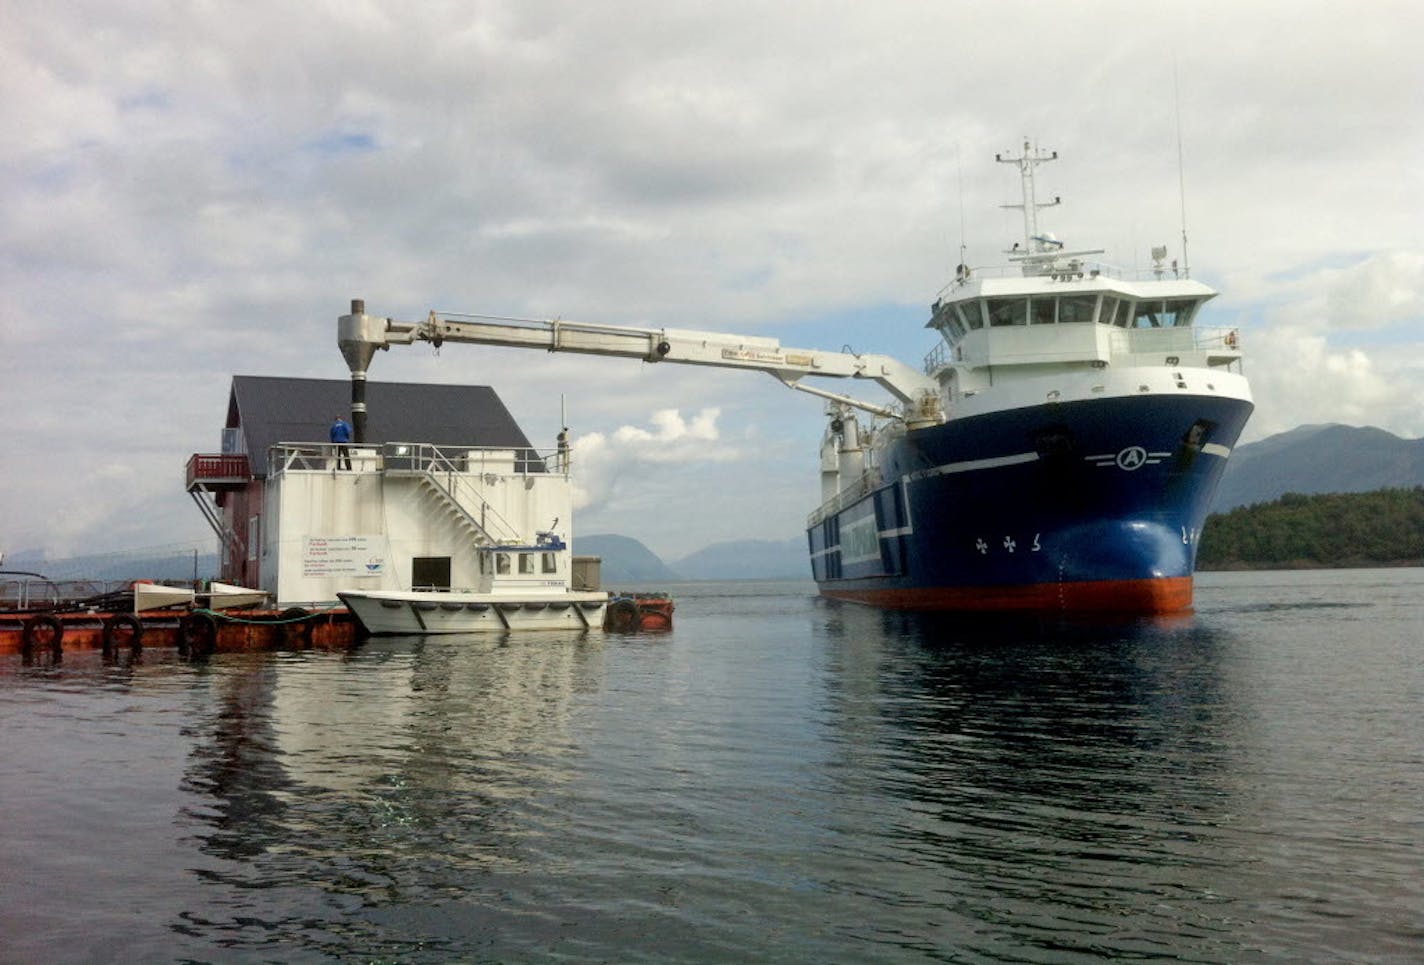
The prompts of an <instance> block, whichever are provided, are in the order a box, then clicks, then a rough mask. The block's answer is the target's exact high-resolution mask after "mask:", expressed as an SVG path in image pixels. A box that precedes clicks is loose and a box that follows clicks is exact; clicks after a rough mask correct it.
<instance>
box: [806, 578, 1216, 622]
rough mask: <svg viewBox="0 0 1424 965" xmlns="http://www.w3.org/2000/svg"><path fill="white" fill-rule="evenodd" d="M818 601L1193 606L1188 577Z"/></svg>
mask: <svg viewBox="0 0 1424 965" xmlns="http://www.w3.org/2000/svg"><path fill="white" fill-rule="evenodd" d="M821 595H822V596H827V597H830V598H831V599H835V600H848V601H850V602H852V603H865V604H868V605H870V606H877V607H883V608H885V609H889V610H963V611H972V612H994V611H1008V612H1040V613H1138V614H1160V613H1177V612H1180V611H1182V610H1186V609H1188V608H1189V607H1191V605H1192V578H1191V577H1190V576H1175V577H1163V578H1161V579H1152V580H1093V581H1090V582H1082V583H1039V584H1034V585H1030V586H979V587H937V588H923V589H889V588H886V589H881V590H864V589H862V590H841V589H833V588H828V587H827V588H822V590H821Z"/></svg>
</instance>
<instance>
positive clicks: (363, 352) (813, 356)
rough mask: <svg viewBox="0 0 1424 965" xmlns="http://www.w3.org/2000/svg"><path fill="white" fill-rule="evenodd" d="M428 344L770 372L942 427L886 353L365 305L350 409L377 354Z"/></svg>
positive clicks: (355, 336) (343, 330)
mask: <svg viewBox="0 0 1424 965" xmlns="http://www.w3.org/2000/svg"><path fill="white" fill-rule="evenodd" d="M414 342H429V343H431V344H432V345H435V346H437V347H438V346H440V345H441V344H442V343H444V342H468V343H472V344H478V345H503V346H511V347H514V348H537V349H544V350H546V351H549V352H578V353H581V354H584V355H609V356H616V357H620V358H635V359H642V360H643V361H645V362H676V363H679V364H682V365H712V366H717V367H720V368H733V369H750V370H753V371H757V372H769V373H770V374H772V375H774V376H775V377H776V378H777V379H779V380H780V381H781V382H782V383H784V384H785V385H787V386H788V387H790V388H793V389H799V390H800V391H803V392H809V393H811V394H812V395H818V396H822V397H824V398H828V399H833V400H835V401H837V402H842V403H845V404H846V405H850V406H854V407H856V408H859V409H864V410H866V411H868V412H874V413H876V414H878V415H884V416H890V417H893V418H903V419H904V420H905V421H906V422H907V423H908V424H909V425H911V426H919V425H925V424H932V423H936V422H941V421H943V416H942V413H941V407H940V402H939V385H938V383H937V382H936V381H935V380H934V379H932V378H931V377H930V376H928V375H925V374H924V373H922V372H920V371H918V370H917V369H914V368H912V367H910V366H908V365H906V364H905V363H903V362H901V361H899V360H898V359H893V358H891V357H889V356H887V355H857V354H854V353H849V352H823V351H820V350H819V349H796V348H783V347H782V345H781V343H780V342H779V341H777V340H776V339H774V338H765V337H761V336H755V335H728V334H722V333H717V332H699V331H692V330H687V329H676V328H630V327H626V326H620V325H600V324H593V323H588V322H571V321H564V320H561V319H553V320H548V321H541V320H535V319H522V318H506V317H500V316H489V315H457V314H454V313H449V312H434V311H432V312H431V313H430V315H429V316H428V317H427V318H426V319H425V321H422V322H402V321H397V320H395V319H391V318H381V317H378V316H374V315H367V314H366V311H365V303H364V302H362V301H360V300H353V301H352V303H351V314H349V315H343V316H341V317H340V319H338V320H337V343H338V344H339V345H340V346H341V354H342V355H343V356H344V357H345V359H346V363H347V365H348V366H349V367H350V368H351V378H352V380H353V390H352V409H353V411H361V412H364V401H365V399H364V394H365V393H364V385H363V386H362V390H361V391H360V393H359V394H360V395H361V397H362V398H361V399H360V400H359V404H360V409H359V410H358V409H357V405H358V399H357V394H358V392H357V389H356V386H355V384H354V383H356V382H358V381H359V382H361V383H364V381H365V377H366V368H367V366H368V365H369V364H370V362H371V358H372V357H373V356H374V355H375V352H376V350H377V349H385V348H389V347H390V346H392V345H410V344H412V343H414ZM808 375H814V376H821V377H826V378H853V379H870V380H871V381H874V382H877V383H879V384H880V385H882V386H884V387H885V389H886V390H888V391H889V392H890V393H891V394H892V395H894V396H895V397H896V398H897V399H899V400H900V402H901V403H903V405H904V412H903V413H901V412H898V411H896V410H894V409H891V408H889V407H887V406H882V405H876V404H874V403H870V402H863V401H860V400H858V399H853V398H850V397H847V396H842V395H838V394H836V393H833V392H827V391H825V390H822V389H818V388H814V387H811V386H805V385H801V384H800V380H801V379H803V378H804V377H806V376H808Z"/></svg>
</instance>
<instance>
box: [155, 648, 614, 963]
mask: <svg viewBox="0 0 1424 965" xmlns="http://www.w3.org/2000/svg"><path fill="white" fill-rule="evenodd" d="M601 645H602V644H601V640H600V639H599V638H597V637H585V636H577V637H575V636H569V637H564V636H563V635H559V636H558V637H557V638H556V637H555V636H553V635H538V636H525V637H521V638H504V637H499V638H492V637H490V636H488V635H482V636H478V637H439V638H428V639H424V638H391V639H389V640H383V641H379V642H375V641H373V642H371V643H368V645H367V646H366V647H365V648H363V650H362V651H360V652H359V653H358V654H355V655H352V656H350V657H348V658H346V659H339V658H336V657H333V656H330V655H328V656H326V657H320V656H318V657H312V656H311V655H309V654H289V655H279V656H277V657H276V658H273V657H272V656H270V655H260V656H257V655H254V657H253V658H252V659H250V660H249V659H241V658H239V659H225V660H223V661H221V662H220V663H219V662H215V663H214V664H213V666H212V668H211V678H210V699H211V703H210V706H209V707H208V708H207V711H206V714H205V715H204V717H203V719H202V723H201V724H200V725H199V726H198V727H197V728H196V729H195V732H194V733H193V735H192V736H193V738H194V742H193V751H192V757H191V762H190V766H189V768H188V772H187V776H186V781H185V788H186V789H187V790H189V791H191V792H192V793H193V794H194V795H195V796H196V798H197V800H198V802H199V803H198V804H197V805H195V806H194V807H192V808H189V809H188V810H187V812H186V817H188V818H189V819H190V820H191V821H192V822H193V823H194V825H195V827H196V829H197V830H196V831H195V838H196V842H197V845H198V849H199V850H200V852H201V853H202V854H204V855H206V856H208V857H210V858H213V859H218V860H216V861H214V862H212V863H211V864H210V865H208V866H205V867H201V868H198V869H195V870H196V871H197V873H198V875H199V877H200V879H201V880H203V881H204V882H205V883H207V884H208V885H209V886H210V887H212V888H216V889H218V893H217V894H213V893H209V894H205V895H203V896H202V897H201V898H200V900H198V901H196V902H195V903H194V905H195V907H202V908H203V909H204V911H203V912H202V913H201V914H199V913H197V912H195V911H190V912H189V913H187V914H185V915H184V916H182V917H181V918H180V920H179V922H177V923H176V924H175V926H174V927H175V929H176V930H178V931H180V932H190V933H198V932H202V933H207V934H208V935H210V936H212V935H219V936H222V937H221V939H220V944H224V945H228V946H239V945H249V944H256V945H261V944H264V943H267V942H270V941H272V940H274V939H275V938H276V937H278V936H280V937H281V940H282V941H284V942H292V941H296V942H298V943H299V944H302V945H315V946H316V947H323V946H324V943H326V942H328V941H330V940H331V935H330V934H329V932H330V930H331V929H333V928H338V927H339V929H340V930H342V931H344V932H346V931H350V930H351V929H355V932H354V934H351V935H347V936H346V937H344V938H342V939H341V940H340V942H341V943H344V942H348V941H350V940H352V938H353V937H360V936H361V935H363V934H364V931H363V930H364V929H370V928H372V927H374V926H371V925H369V923H367V924H363V923H362V921H361V920H359V919H358V920H350V919H349V915H350V914H351V913H352V912H353V911H356V910H358V909H360V908H362V907H372V906H377V905H388V904H390V903H392V902H396V903H406V902H417V903H423V902H431V901H435V900H437V899H440V898H442V897H449V896H452V895H458V894H463V893H464V891H465V890H466V888H467V887H468V884H469V882H470V880H471V875H472V873H476V872H488V871H490V870H509V869H515V868H519V867H520V866H522V865H523V864H524V863H525V862H526V860H527V855H526V844H527V841H528V839H529V837H530V836H531V835H537V834H538V830H539V820H538V816H537V813H533V814H531V812H537V810H538V809H537V806H533V805H531V803H530V802H531V801H532V800H533V799H535V798H537V797H538V796H539V795H541V794H543V793H546V792H548V791H549V790H550V789H551V788H557V787H558V786H559V785H560V784H561V783H562V782H564V781H565V780H567V775H568V762H569V758H570V755H572V754H574V753H575V752H576V750H577V747H576V745H575V743H574V741H573V740H572V738H571V736H570V733H569V727H568V724H569V703H570V700H571V699H572V697H573V696H574V695H575V694H577V693H580V692H587V691H589V690H592V689H596V688H597V687H598V686H599V680H600V674H601V660H602V649H601ZM288 662H298V663H303V664H305V665H304V666H302V668H301V669H302V671H303V672H301V673H294V672H287V673H284V672H283V669H284V664H286V663H288ZM286 669H288V670H292V669H295V668H291V667H288V668H286ZM273 889H277V890H281V889H289V890H290V896H289V900H288V901H287V902H285V903H281V902H274V900H273V899H274V896H273V895H272V894H271V892H272V890H273ZM263 892H267V894H262V893H263ZM220 909H221V910H225V911H226V912H227V916H226V917H222V916H215V915H214V911H215V910H220ZM336 918H342V919H345V920H343V921H342V923H341V924H340V925H339V926H338V925H336V924H335V923H334V920H335V919H336ZM313 923H321V924H320V925H319V927H318V926H317V925H314V924H313ZM323 936H325V937H323ZM367 938H369V936H367ZM361 940H362V941H365V940H366V938H362V939H361ZM390 951H392V952H393V953H398V952H399V951H400V949H398V948H393V949H390Z"/></svg>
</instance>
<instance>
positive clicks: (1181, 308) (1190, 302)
mask: <svg viewBox="0 0 1424 965" xmlns="http://www.w3.org/2000/svg"><path fill="white" fill-rule="evenodd" d="M1196 310H1197V300H1196V299H1195V298H1169V299H1167V301H1166V303H1165V304H1164V305H1163V307H1162V325H1163V326H1164V327H1166V326H1169V325H1170V326H1173V327H1176V328H1184V327H1186V326H1188V325H1190V324H1191V323H1192V316H1193V315H1195V314H1196Z"/></svg>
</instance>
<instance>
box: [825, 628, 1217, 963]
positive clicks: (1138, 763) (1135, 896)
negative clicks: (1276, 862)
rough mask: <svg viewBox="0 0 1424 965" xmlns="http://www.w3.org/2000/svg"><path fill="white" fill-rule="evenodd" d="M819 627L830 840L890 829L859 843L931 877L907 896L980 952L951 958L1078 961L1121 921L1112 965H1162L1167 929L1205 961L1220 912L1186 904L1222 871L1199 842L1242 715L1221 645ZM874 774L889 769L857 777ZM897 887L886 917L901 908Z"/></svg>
mask: <svg viewBox="0 0 1424 965" xmlns="http://www.w3.org/2000/svg"><path fill="white" fill-rule="evenodd" d="M820 615H821V617H822V619H823V621H824V623H823V626H822V630H823V632H824V633H825V634H826V636H827V637H828V638H829V639H832V640H834V641H836V642H837V646H836V650H835V654H836V659H835V662H834V664H833V665H832V668H831V670H832V673H831V675H830V684H829V687H828V691H827V699H828V701H829V702H830V704H831V706H832V707H833V708H834V712H835V716H836V718H837V719H838V720H839V726H840V727H841V728H842V735H843V737H844V739H845V741H844V745H843V747H842V749H841V753H842V757H843V765H842V767H841V769H840V774H841V780H842V781H843V785H844V786H843V790H844V792H845V793H846V794H847V796H848V797H849V798H850V799H852V800H854V801H856V802H858V806H857V807H856V808H854V809H850V810H848V811H847V812H845V818H846V821H845V824H846V827H847V832H848V833H850V831H851V830H852V829H854V830H855V833H858V834H864V833H865V830H866V826H867V825H866V822H867V821H870V820H874V817H875V815H877V814H878V815H886V814H893V818H892V819H890V820H882V821H880V823H879V830H878V832H877V833H878V834H879V835H881V836H882V837H883V838H884V839H885V840H886V845H887V847H889V848H891V849H893V850H894V851H895V852H897V853H898V855H899V856H900V857H901V860H902V861H903V862H904V865H905V866H908V867H917V868H920V869H923V870H925V871H927V872H929V871H931V870H932V877H930V878H926V879H923V880H921V879H918V878H916V877H915V876H910V878H909V881H912V882H918V884H920V885H922V886H924V887H929V888H931V889H932V890H933V891H934V892H935V893H938V894H939V895H940V896H941V898H942V900H945V901H948V902H949V903H950V906H951V907H953V908H954V909H955V912H956V914H957V915H958V916H962V917H963V918H964V919H966V920H967V921H966V922H965V924H964V925H963V927H964V928H965V929H967V931H968V933H969V934H971V935H973V934H979V935H981V939H965V938H957V939H956V941H958V942H965V941H967V942H968V947H975V946H976V945H977V944H979V942H980V941H981V940H982V947H983V949H984V950H988V949H990V948H992V949H995V950H997V951H998V952H999V953H1003V952H1004V951H1005V949H1008V948H1013V949H1017V950H1018V953H1024V954H1029V953H1032V954H1045V953H1048V952H1050V951H1055V950H1056V951H1058V952H1064V951H1069V950H1072V951H1076V952H1079V953H1085V954H1091V953H1094V952H1095V951H1101V949H1102V946H1100V945H1097V944H1096V943H1097V942H1098V941H1099V940H1100V939H1101V938H1102V937H1103V936H1104V935H1107V934H1111V933H1112V932H1113V930H1114V928H1115V927H1116V925H1115V923H1119V922H1122V921H1124V920H1128V919H1131V921H1132V922H1133V928H1134V929H1135V931H1136V932H1137V934H1135V935H1134V936H1132V937H1131V939H1130V940H1129V941H1127V942H1126V943H1123V942H1122V941H1121V940H1120V936H1119V939H1118V940H1116V941H1115V943H1114V944H1113V946H1112V947H1114V948H1115V949H1117V950H1119V951H1123V950H1132V951H1136V952H1140V953H1143V954H1154V953H1157V954H1160V953H1162V952H1163V950H1164V949H1166V948H1170V947H1174V943H1180V942H1181V941H1182V940H1183V938H1182V935H1181V934H1180V930H1181V928H1182V924H1183V922H1184V921H1191V922H1192V923H1193V924H1192V929H1193V930H1195V931H1196V932H1199V934H1197V935H1195V936H1194V937H1193V938H1190V939H1188V942H1189V943H1190V942H1192V941H1198V940H1200V941H1204V942H1206V943H1207V944H1208V945H1209V944H1210V942H1211V937H1210V936H1212V935H1213V934H1215V933H1217V932H1219V930H1220V923H1219V922H1218V921H1217V920H1216V917H1215V916H1216V915H1218V910H1217V909H1215V908H1214V907H1213V905H1212V904H1202V903H1201V902H1200V900H1199V899H1201V898H1203V897H1204V896H1210V895H1211V894H1213V893H1215V892H1214V889H1215V888H1216V887H1217V885H1218V884H1219V883H1220V882H1219V881H1218V880H1217V879H1219V878H1220V877H1221V876H1222V875H1224V874H1227V873H1229V870H1230V867H1231V864H1232V862H1233V860H1234V856H1233V855H1232V854H1231V853H1230V849H1223V850H1222V851H1221V852H1218V853H1216V854H1212V853H1211V852H1210V850H1209V849H1208V850H1206V851H1204V850H1203V848H1202V843H1203V838H1204V837H1205V838H1207V839H1209V838H1211V837H1212V836H1213V834H1214V829H1215V828H1216V827H1217V826H1218V825H1219V824H1220V823H1221V822H1222V821H1223V820H1224V819H1226V818H1228V817H1229V816H1230V815H1231V813H1232V811H1233V808H1234V807H1235V806H1236V804H1237V802H1236V801H1234V800H1233V794H1232V790H1233V781H1234V779H1235V777H1236V775H1235V774H1234V771H1235V769H1236V767H1237V765H1238V762H1235V761H1233V760H1232V757H1231V752H1230V751H1228V750H1227V748H1229V747H1231V746H1233V744H1234V733H1233V732H1234V731H1235V730H1236V729H1237V728H1238V726H1239V723H1240V721H1239V717H1240V714H1241V709H1240V708H1239V707H1236V706H1234V705H1233V703H1232V702H1231V700H1230V699H1229V698H1228V696H1227V690H1226V689H1224V688H1223V680H1222V657H1223V652H1224V649H1225V648H1226V646H1227V644H1228V643H1229V641H1228V640H1224V639H1223V637H1222V635H1221V634H1219V633H1218V632H1215V631H1213V630H1210V629H1207V628H1204V627H1202V626H1200V625H1198V624H1197V623H1196V622H1195V621H1192V620H1190V619H1187V620H1180V619H1174V620H1170V621H1134V622H1129V623H1120V624H1115V625H1114V624H1091V623H1089V624H1063V623H1043V622H1037V621H1028V622H1025V621H1018V620H1008V621H1005V620H977V621H965V620H963V619H959V618H954V619H951V618H943V617H936V616H926V615H912V614H895V613H877V612H874V611H868V610H863V609H860V608H851V607H826V608H823V609H822V611H821V614H820ZM876 758H878V759H880V760H882V761H887V760H888V762H890V763H891V765H892V766H881V767H877V768H873V769H868V768H866V767H865V766H864V762H865V761H866V760H868V759H876ZM907 883H908V882H903V883H901V884H902V886H904V885H905V884H907ZM913 887H914V886H913V885H911V886H910V887H909V888H907V890H906V892H905V895H904V898H905V900H907V901H909V902H911V903H912V904H915V905H919V904H921V903H922V901H921V898H920V896H916V895H915V894H914V893H913ZM931 904H932V903H931ZM974 922H977V923H978V924H977V925H976V924H972V923H974ZM1034 922H1037V923H1038V925H1037V926H1035V925H1034ZM1026 925H1027V926H1028V927H1025V926H1026ZM985 927H988V928H989V931H988V932H983V929H984V928H985ZM1039 929H1041V930H1039ZM905 934H906V936H914V935H919V936H920V939H921V940H923V937H924V932H923V930H922V929H914V928H907V930H906V933H905ZM910 944H913V942H910Z"/></svg>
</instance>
